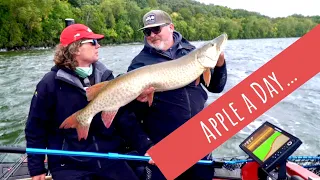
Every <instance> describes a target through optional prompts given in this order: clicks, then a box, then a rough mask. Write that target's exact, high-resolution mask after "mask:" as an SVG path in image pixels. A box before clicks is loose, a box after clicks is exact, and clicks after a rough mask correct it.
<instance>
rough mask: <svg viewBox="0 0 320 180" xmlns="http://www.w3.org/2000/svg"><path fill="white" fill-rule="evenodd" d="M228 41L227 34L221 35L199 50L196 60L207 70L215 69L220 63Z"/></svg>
mask: <svg viewBox="0 0 320 180" xmlns="http://www.w3.org/2000/svg"><path fill="white" fill-rule="evenodd" d="M227 41H228V36H227V34H225V33H224V34H221V35H220V36H218V37H216V38H215V39H213V40H211V41H209V42H208V43H206V44H204V45H203V46H202V47H200V48H198V50H197V52H196V59H197V60H198V62H199V63H200V64H201V65H202V66H203V67H205V68H214V67H215V66H216V64H217V62H218V59H219V56H220V54H221V52H222V51H223V50H224V48H225V46H226V44H227Z"/></svg>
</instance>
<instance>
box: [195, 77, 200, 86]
mask: <svg viewBox="0 0 320 180" xmlns="http://www.w3.org/2000/svg"><path fill="white" fill-rule="evenodd" d="M199 84H200V76H199V77H198V78H197V80H196V86H198V85H199Z"/></svg>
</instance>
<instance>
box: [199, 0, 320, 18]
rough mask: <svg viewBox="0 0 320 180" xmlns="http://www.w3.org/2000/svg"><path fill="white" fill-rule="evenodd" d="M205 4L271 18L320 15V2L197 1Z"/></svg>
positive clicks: (266, 0)
mask: <svg viewBox="0 0 320 180" xmlns="http://www.w3.org/2000/svg"><path fill="white" fill-rule="evenodd" d="M197 1H200V2H203V3H206V4H208V3H211V4H215V5H222V6H227V7H229V8H231V9H236V8H238V9H245V10H248V11H255V12H259V13H260V14H263V15H266V16H269V17H286V16H289V15H292V14H302V15H304V16H308V15H310V16H313V15H320V0H302V1H301V0H300V1H299V0H197Z"/></svg>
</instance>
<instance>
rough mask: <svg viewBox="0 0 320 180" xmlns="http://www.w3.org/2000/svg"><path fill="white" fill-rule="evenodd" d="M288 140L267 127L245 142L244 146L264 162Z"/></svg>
mask: <svg viewBox="0 0 320 180" xmlns="http://www.w3.org/2000/svg"><path fill="white" fill-rule="evenodd" d="M288 140H289V137H287V136H285V135H283V134H282V133H281V132H279V131H276V130H275V129H273V128H271V127H269V126H263V127H262V128H261V129H260V130H259V131H258V132H257V133H255V134H254V135H253V136H252V137H250V138H249V139H248V140H247V141H246V143H245V144H244V146H245V147H246V148H247V149H248V150H249V151H251V152H252V153H253V154H254V155H255V156H256V157H258V158H259V159H260V160H261V161H262V162H264V161H266V160H267V159H268V158H269V157H270V156H272V155H273V154H274V153H275V152H276V151H278V149H279V148H281V147H282V146H283V145H284V144H285V143H286V142H287V141H288Z"/></svg>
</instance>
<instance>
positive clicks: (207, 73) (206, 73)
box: [203, 68, 211, 87]
mask: <svg viewBox="0 0 320 180" xmlns="http://www.w3.org/2000/svg"><path fill="white" fill-rule="evenodd" d="M203 79H204V82H205V84H206V86H207V87H208V86H209V84H210V80H211V71H210V68H206V70H205V71H204V73H203Z"/></svg>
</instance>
